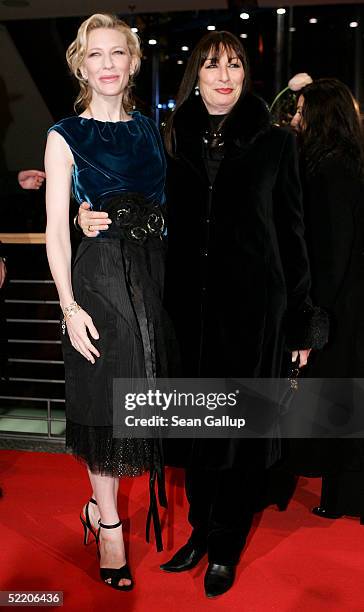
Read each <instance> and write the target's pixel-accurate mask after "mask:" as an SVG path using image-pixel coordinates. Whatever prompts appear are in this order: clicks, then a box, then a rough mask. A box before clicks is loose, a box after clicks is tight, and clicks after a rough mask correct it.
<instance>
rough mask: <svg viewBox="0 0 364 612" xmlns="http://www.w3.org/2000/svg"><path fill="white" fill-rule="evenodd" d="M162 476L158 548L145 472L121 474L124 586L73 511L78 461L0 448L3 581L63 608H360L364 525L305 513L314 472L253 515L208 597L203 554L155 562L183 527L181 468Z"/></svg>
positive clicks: (292, 611) (80, 491)
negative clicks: (171, 566) (127, 575)
mask: <svg viewBox="0 0 364 612" xmlns="http://www.w3.org/2000/svg"><path fill="white" fill-rule="evenodd" d="M167 477H168V488H167V489H168V494H169V505H170V508H169V510H168V512H167V513H166V515H165V526H164V543H165V548H166V550H165V551H164V552H163V553H160V554H158V553H157V552H156V551H155V548H154V546H153V545H148V544H146V543H145V540H144V526H145V507H146V504H147V479H146V478H145V477H143V478H138V479H135V480H128V481H123V482H122V483H121V490H120V508H121V515H122V516H128V517H130V520H129V522H128V523H127V524H126V529H127V530H128V531H129V529H130V532H131V547H130V555H129V559H130V565H131V567H132V570H133V573H134V577H135V581H136V586H135V588H134V590H133V591H132V592H130V593H122V592H117V591H113V590H112V589H110V588H108V587H105V586H104V585H103V584H102V583H101V582H100V580H99V577H98V569H97V562H96V556H95V544H94V543H92V544H90V545H89V546H88V547H84V546H83V544H82V529H81V524H80V522H79V519H78V514H79V511H80V509H81V506H82V504H83V503H84V502H85V501H86V500H87V498H88V496H89V487H88V481H87V476H86V472H85V470H84V469H83V468H82V466H80V464H78V463H77V462H76V461H75V460H74V459H73V458H72V457H70V456H66V455H59V454H46V453H27V452H18V451H0V484H1V486H2V488H3V491H4V497H3V498H2V499H1V500H0V516H1V519H0V523H1V531H0V534H1V540H0V572H1V586H0V589H1V590H7V591H8V590H33V591H34V590H38V589H39V590H62V591H63V592H64V606H63V609H64V610H65V611H67V612H71V611H77V612H81V611H82V612H88V611H93V610H95V611H98V612H104V611H108V610H113V608H114V609H115V610H122V611H125V612H129V611H130V612H131V611H133V612H134V611H135V612H185V611H186V612H187V611H189V610H192V609H194V610H198V611H201V612H203V611H205V610H218V611H225V610H226V611H229V612H230V611H235V610H239V611H242V612H266V611H270V610H274V611H277V612H301V611H302V612H321V611H323V612H333V611H335V612H336V611H337V612H339V611H340V612H363V610H364V588H363V578H364V575H363V565H364V555H363V548H364V527H361V526H360V525H359V521H358V519H349V518H345V519H341V520H338V521H328V520H324V519H320V518H318V517H315V516H313V515H312V514H310V512H309V509H310V508H311V507H312V506H313V505H315V504H317V502H318V498H319V486H320V482H319V480H318V479H306V478H302V479H301V480H300V482H299V485H298V488H297V490H296V494H295V497H294V499H293V500H292V502H291V504H290V506H289V508H288V510H287V511H286V512H284V513H280V512H278V511H277V510H276V509H275V508H273V507H272V508H269V509H268V510H267V511H265V512H264V514H263V515H261V516H259V517H257V520H256V523H255V528H254V530H253V532H252V534H251V537H250V539H249V542H248V545H247V547H246V550H245V552H244V554H243V556H242V559H241V563H240V565H239V570H238V574H237V580H236V584H235V586H234V588H233V589H232V590H231V591H230V592H229V593H227V594H226V595H224V596H222V597H220V598H218V599H215V600H207V599H206V598H205V596H204V593H203V575H204V569H205V566H204V564H203V563H201V564H200V565H199V566H198V567H197V568H196V569H195V570H193V571H191V572H190V573H187V574H177V575H173V574H164V573H162V572H161V571H160V570H159V567H158V566H159V564H160V563H162V562H163V561H164V560H166V559H168V558H169V557H170V556H171V550H172V549H176V548H177V547H178V546H179V545H181V544H182V543H184V541H185V540H186V538H187V535H188V533H189V529H188V524H187V521H186V501H185V500H184V494H183V486H182V485H183V474H182V472H181V471H178V470H173V471H172V470H170V471H169V472H168V474H167ZM4 609H5V608H4ZM58 609H62V608H58Z"/></svg>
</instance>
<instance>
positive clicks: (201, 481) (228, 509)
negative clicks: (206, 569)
mask: <svg viewBox="0 0 364 612" xmlns="http://www.w3.org/2000/svg"><path fill="white" fill-rule="evenodd" d="M263 483H264V471H263V470H262V471H258V470H257V471H254V472H251V471H250V472H248V471H246V470H243V469H225V470H213V469H201V468H199V469H195V468H188V469H187V470H186V495H187V499H188V501H189V503H190V510H189V514H188V520H189V522H190V524H191V526H192V536H191V539H192V541H193V543H194V545H195V546H197V547H202V548H206V549H207V553H208V559H209V562H210V563H218V564H221V565H236V564H237V563H238V561H239V557H240V553H241V551H242V550H243V548H244V545H245V542H246V539H247V536H248V533H249V531H250V528H251V525H252V522H253V517H254V511H255V509H256V507H257V500H258V498H259V497H260V496H261V493H262V488H263Z"/></svg>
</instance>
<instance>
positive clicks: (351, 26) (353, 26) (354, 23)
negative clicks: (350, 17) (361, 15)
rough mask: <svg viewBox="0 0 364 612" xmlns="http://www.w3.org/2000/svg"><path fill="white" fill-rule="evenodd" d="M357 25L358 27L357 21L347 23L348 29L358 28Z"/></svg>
mask: <svg viewBox="0 0 364 612" xmlns="http://www.w3.org/2000/svg"><path fill="white" fill-rule="evenodd" d="M358 25H359V24H358V22H357V21H351V22H350V23H349V27H350V28H357V27H358Z"/></svg>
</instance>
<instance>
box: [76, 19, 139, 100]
mask: <svg viewBox="0 0 364 612" xmlns="http://www.w3.org/2000/svg"><path fill="white" fill-rule="evenodd" d="M98 28H109V29H111V30H118V31H119V32H121V33H122V34H124V35H125V37H126V43H127V45H128V49H129V53H130V55H131V56H132V57H133V58H134V60H135V61H136V63H135V68H134V72H133V75H131V77H130V79H129V83H128V85H127V87H126V88H125V90H124V95H123V101H122V104H123V108H124V110H125V111H126V112H130V111H131V110H133V97H132V91H131V90H132V87H133V85H134V83H133V79H134V76H135V75H136V74H137V73H138V72H139V69H140V60H141V56H142V54H141V50H140V41H139V37H138V36H137V34H135V33H134V32H132V31H131V29H130V27H129V26H128V24H127V23H125V22H124V21H122V20H121V19H119V18H118V17H116V15H108V14H104V13H95V14H94V15H91V17H89V18H88V19H86V20H85V21H83V22H82V23H81V25H80V27H79V29H78V32H77V36H76V38H75V40H74V41H73V42H72V43H71V44H70V46H69V47H68V49H67V52H66V59H67V63H68V66H69V68H70V70H71V72H72V74H73V75H74V76H75V77H76V79H77V80H78V83H79V86H80V92H79V94H78V96H77V98H76V101H75V104H74V108H75V110H76V111H83V110H85V109H86V108H87V107H88V106H89V104H90V102H91V97H92V92H91V90H90V87H89V85H88V82H87V79H84V78H83V76H82V72H81V66H82V64H83V61H84V59H85V56H86V51H87V41H88V36H89V34H90V32H92V30H97V29H98Z"/></svg>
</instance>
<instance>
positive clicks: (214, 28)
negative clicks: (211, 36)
mask: <svg viewBox="0 0 364 612" xmlns="http://www.w3.org/2000/svg"><path fill="white" fill-rule="evenodd" d="M207 29H208V30H211V31H213V30H216V26H213V25H210V26H207Z"/></svg>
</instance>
